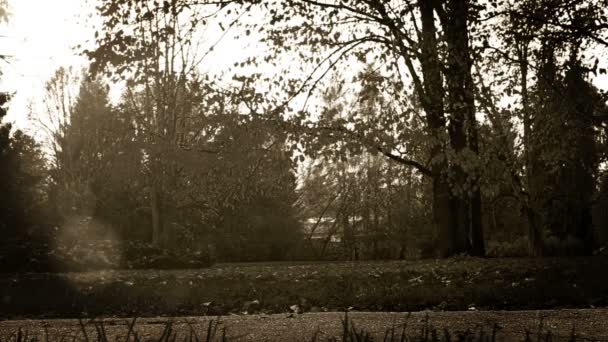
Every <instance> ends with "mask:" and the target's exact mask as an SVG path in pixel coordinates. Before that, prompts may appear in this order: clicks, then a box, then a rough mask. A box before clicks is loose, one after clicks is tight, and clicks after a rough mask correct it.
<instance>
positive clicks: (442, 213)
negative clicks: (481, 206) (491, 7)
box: [418, 0, 465, 257]
mask: <svg viewBox="0 0 608 342" xmlns="http://www.w3.org/2000/svg"><path fill="white" fill-rule="evenodd" d="M418 5H419V6H420V15H421V21H422V37H421V52H422V54H421V58H420V64H421V67H422V75H423V77H424V93H423V94H420V100H421V102H422V106H423V108H424V110H425V112H426V118H427V124H428V129H429V135H430V136H431V139H432V141H433V146H432V147H431V151H430V158H431V163H432V165H431V170H432V172H433V217H434V221H435V225H436V227H437V230H436V231H437V234H436V235H437V237H436V238H437V247H438V256H440V257H448V256H450V255H454V254H458V253H461V252H464V251H465V249H464V246H463V245H462V244H461V243H459V240H460V239H459V236H458V235H459V232H458V226H459V225H458V224H457V220H458V218H457V217H456V216H455V211H454V209H455V206H456V207H458V203H457V201H455V199H454V197H453V196H452V191H451V189H450V185H449V183H448V180H447V175H448V163H447V160H446V156H445V154H444V148H445V145H444V142H443V140H444V139H443V138H442V136H443V135H444V133H445V131H446V122H445V116H444V102H443V96H444V88H443V79H442V76H441V65H440V63H439V54H438V51H437V37H436V27H435V17H434V7H433V2H432V1H428V0H419V1H418Z"/></svg>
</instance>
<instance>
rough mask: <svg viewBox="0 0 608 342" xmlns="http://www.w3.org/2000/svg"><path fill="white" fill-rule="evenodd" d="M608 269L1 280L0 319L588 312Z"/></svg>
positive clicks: (541, 263) (447, 266) (214, 272)
mask: <svg viewBox="0 0 608 342" xmlns="http://www.w3.org/2000/svg"><path fill="white" fill-rule="evenodd" d="M607 269H608V258H606V257H588V258H508V259H490V258H488V259H483V258H469V257H462V258H450V259H447V260H423V261H390V262H341V263H266V264H218V265H215V266H213V267H210V268H205V269H190V270H137V271H134V270H131V271H129V270H125V271H95V272H79V273H61V274H56V273H55V274H52V273H22V274H0V288H2V293H1V297H0V318H12V319H16V318H36V317H42V318H77V317H100V316H103V317H108V316H110V317H111V316H118V317H145V316H157V315H171V316H198V315H227V314H231V313H236V314H241V313H243V312H247V313H250V314H251V313H266V314H270V313H284V312H289V311H291V309H290V307H292V306H293V305H299V306H301V308H302V309H303V310H304V311H307V312H310V311H312V312H322V311H334V312H340V311H344V310H346V309H349V308H351V309H354V310H360V311H395V312H406V311H420V310H426V309H430V310H435V311H441V310H447V311H449V310H452V311H454V310H468V309H469V308H476V309H478V310H503V309H508V310H518V309H520V310H521V309H553V308H590V307H602V306H606V305H608V286H606V283H607V280H608V274H607V272H606V270H607ZM41 286H43V288H44V291H41Z"/></svg>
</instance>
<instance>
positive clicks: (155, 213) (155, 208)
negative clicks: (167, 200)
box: [150, 184, 163, 247]
mask: <svg viewBox="0 0 608 342" xmlns="http://www.w3.org/2000/svg"><path fill="white" fill-rule="evenodd" d="M150 208H151V210H152V244H153V245H154V246H155V247H161V245H162V240H163V224H162V217H161V198H160V194H159V191H158V188H157V185H156V184H154V185H153V186H152V188H151V190H150Z"/></svg>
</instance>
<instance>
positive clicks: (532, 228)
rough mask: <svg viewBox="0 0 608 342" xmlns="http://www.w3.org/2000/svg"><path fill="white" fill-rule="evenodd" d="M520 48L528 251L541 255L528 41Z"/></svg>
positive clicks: (531, 253) (533, 254)
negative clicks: (533, 150)
mask: <svg viewBox="0 0 608 342" xmlns="http://www.w3.org/2000/svg"><path fill="white" fill-rule="evenodd" d="M520 44H521V47H520V50H519V68H520V72H521V80H520V81H521V85H520V86H521V102H522V108H523V124H524V136H523V143H524V165H525V175H526V178H525V179H526V185H527V186H526V187H527V189H526V190H527V191H526V192H527V195H526V197H527V198H526V199H525V200H524V204H523V205H524V210H525V212H526V217H527V218H528V252H529V254H530V255H532V256H541V255H542V254H543V247H542V245H543V244H542V235H541V232H540V225H539V222H538V214H537V213H536V211H535V209H534V208H536V205H534V203H535V202H536V195H535V194H536V189H535V188H534V186H533V176H532V175H533V172H534V170H533V164H532V162H531V157H532V151H531V150H532V144H531V139H530V138H531V135H532V120H531V119H530V114H531V113H530V100H529V97H528V43H527V42H525V41H524V42H521V43H520Z"/></svg>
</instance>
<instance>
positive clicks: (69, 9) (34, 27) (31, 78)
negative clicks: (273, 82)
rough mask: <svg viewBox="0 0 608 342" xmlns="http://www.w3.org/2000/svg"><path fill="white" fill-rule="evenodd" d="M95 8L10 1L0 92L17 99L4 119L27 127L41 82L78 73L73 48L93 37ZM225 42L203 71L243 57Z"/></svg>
mask: <svg viewBox="0 0 608 342" xmlns="http://www.w3.org/2000/svg"><path fill="white" fill-rule="evenodd" d="M95 4H96V0H9V11H10V13H11V15H10V18H9V23H8V24H4V23H3V24H1V25H0V54H3V55H10V56H12V57H11V58H10V61H9V63H4V62H1V61H0V63H2V65H0V70H1V71H2V72H3V75H2V77H0V91H10V92H15V93H16V95H15V97H14V98H13V99H12V101H11V104H10V107H9V114H8V116H7V117H6V118H5V121H9V122H13V123H15V125H16V126H17V127H19V128H22V129H23V128H25V129H31V127H32V125H30V124H29V123H28V119H27V107H28V103H29V102H30V101H34V102H36V101H38V100H40V99H41V98H42V94H43V88H44V84H45V82H46V81H48V80H49V78H50V77H51V76H52V74H53V73H54V72H55V70H57V68H59V67H61V66H65V67H69V66H72V67H74V68H75V69H76V70H78V69H79V68H80V67H83V66H85V65H86V63H87V61H86V58H84V57H82V56H79V55H78V51H77V50H76V49H75V47H76V46H77V45H78V44H86V43H87V42H91V41H92V39H93V37H94V32H95V27H94V25H96V24H97V23H99V21H96V20H95V16H92V17H91V16H90V15H91V14H94V13H95ZM211 31H212V32H211V33H212V35H213V36H218V37H219V35H220V34H221V31H220V30H219V28H216V29H214V30H211ZM216 31H217V32H216ZM224 38H225V39H223V40H222V41H221V43H220V44H218V46H216V49H215V50H214V51H215V52H216V53H210V54H209V56H208V57H207V58H206V60H207V62H206V63H204V64H205V66H207V68H209V67H216V66H217V64H223V66H227V65H228V63H230V65H232V63H234V62H235V61H236V58H239V57H242V56H243V43H242V42H237V41H235V40H234V39H230V38H231V37H230V35H228V36H227V37H224ZM215 40H217V38H216V39H209V41H210V42H215ZM218 51H221V52H218ZM237 56H239V57H237ZM203 69H205V68H204V67H203Z"/></svg>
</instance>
